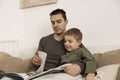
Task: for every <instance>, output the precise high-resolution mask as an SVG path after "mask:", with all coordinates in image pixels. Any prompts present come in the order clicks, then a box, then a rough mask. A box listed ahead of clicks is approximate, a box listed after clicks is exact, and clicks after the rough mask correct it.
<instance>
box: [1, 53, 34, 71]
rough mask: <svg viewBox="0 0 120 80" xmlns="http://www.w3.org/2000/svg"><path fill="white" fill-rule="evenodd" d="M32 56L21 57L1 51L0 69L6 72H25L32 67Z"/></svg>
mask: <svg viewBox="0 0 120 80" xmlns="http://www.w3.org/2000/svg"><path fill="white" fill-rule="evenodd" d="M31 60H32V59H31V58H29V59H24V60H23V59H21V58H18V57H13V56H11V55H9V54H8V53H5V52H0V70H3V71H5V72H17V73H24V72H29V71H30V70H31V69H32V64H31Z"/></svg>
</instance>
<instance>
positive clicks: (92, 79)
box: [85, 73, 95, 80]
mask: <svg viewBox="0 0 120 80" xmlns="http://www.w3.org/2000/svg"><path fill="white" fill-rule="evenodd" d="M85 80H95V74H94V73H88V74H87V76H86V77H85Z"/></svg>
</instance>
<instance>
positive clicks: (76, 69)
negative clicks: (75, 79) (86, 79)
mask: <svg viewBox="0 0 120 80" xmlns="http://www.w3.org/2000/svg"><path fill="white" fill-rule="evenodd" d="M64 71H65V73H67V74H69V75H71V76H78V75H79V74H80V73H81V68H80V66H79V65H77V64H72V65H68V66H65V67H64Z"/></svg>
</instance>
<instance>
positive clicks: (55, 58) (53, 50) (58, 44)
mask: <svg viewBox="0 0 120 80" xmlns="http://www.w3.org/2000/svg"><path fill="white" fill-rule="evenodd" d="M38 50H39V51H43V52H46V53H47V58H46V63H45V68H44V70H48V69H51V68H55V67H58V66H59V65H60V59H61V56H62V55H64V54H65V53H66V50H65V48H64V40H61V41H56V40H55V39H54V37H53V34H50V35H48V36H46V37H43V38H42V39H41V40H40V42H39V46H38Z"/></svg>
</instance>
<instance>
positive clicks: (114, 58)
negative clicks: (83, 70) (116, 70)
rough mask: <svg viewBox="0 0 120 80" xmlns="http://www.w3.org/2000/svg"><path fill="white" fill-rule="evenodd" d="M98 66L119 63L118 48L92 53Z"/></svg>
mask: <svg viewBox="0 0 120 80" xmlns="http://www.w3.org/2000/svg"><path fill="white" fill-rule="evenodd" d="M94 57H95V59H96V61H97V63H98V67H101V66H105V65H109V64H117V63H120V49H117V50H112V51H108V52H104V53H97V54H94Z"/></svg>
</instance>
